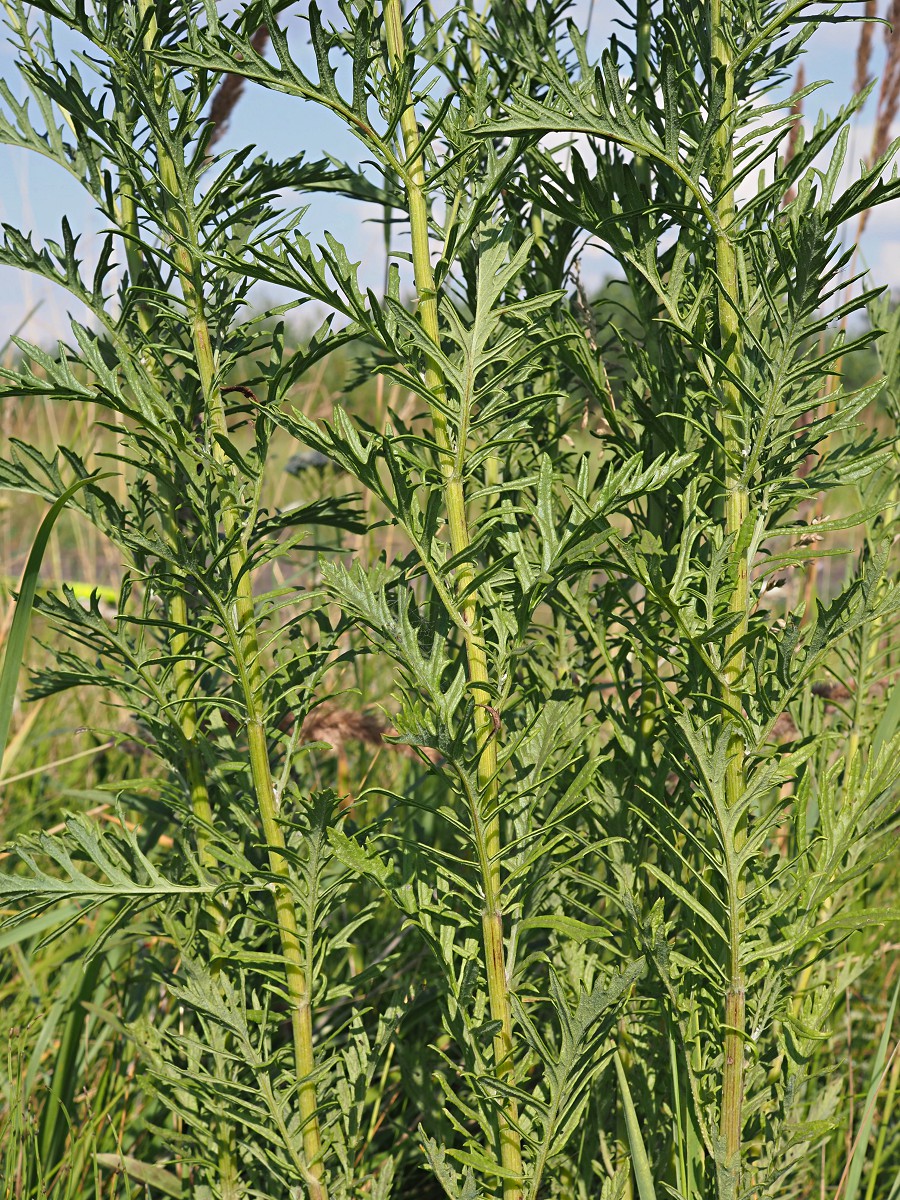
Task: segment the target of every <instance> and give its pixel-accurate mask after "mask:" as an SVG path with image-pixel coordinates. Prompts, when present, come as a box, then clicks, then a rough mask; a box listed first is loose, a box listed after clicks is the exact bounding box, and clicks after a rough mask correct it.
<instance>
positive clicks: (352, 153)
mask: <svg viewBox="0 0 900 1200" xmlns="http://www.w3.org/2000/svg"><path fill="white" fill-rule="evenodd" d="M322 7H323V10H324V12H325V15H326V18H327V17H329V16H334V17H335V18H336V17H337V5H336V3H335V0H326V2H325V3H324V4H323V5H322ZM847 7H848V9H849V8H851V6H850V5H848V6H847ZM880 7H882V8H883V7H884V0H882V5H881V6H880ZM301 8H305V5H303V6H301ZM592 9H593V11H592V13H591V27H590V46H591V49H592V50H595V51H599V50H600V48H601V47H602V45H603V43H604V42H605V41H606V40H607V39H608V37H609V35H610V32H611V31H612V29H613V27H614V25H613V22H614V19H615V17H616V14H617V11H618V6H617V5H616V4H615V3H614V2H613V0H595V3H594V5H593V6H592ZM572 11H573V15H574V17H575V19H576V22H577V23H578V24H580V25H581V26H582V27H584V26H585V25H586V23H587V19H588V14H589V12H590V11H591V6H590V4H589V0H578V2H577V3H575V4H574V5H573V9H572ZM297 32H298V33H299V32H300V31H299V29H298V31H297ZM857 37H858V35H857V32H856V30H855V29H853V28H848V27H847V26H825V27H823V28H822V29H820V30H819V32H818V33H817V35H816V37H815V38H814V40H813V42H812V43H811V45H810V49H809V52H808V54H807V58H806V73H807V80H808V81H811V80H815V79H828V80H830V81H832V82H831V83H830V84H829V86H828V87H826V88H823V89H822V90H821V91H819V92H817V93H816V94H815V95H814V96H813V97H812V98H811V100H810V101H809V102H808V111H807V113H806V120H807V122H808V123H811V122H812V120H813V119H814V117H815V115H816V113H817V112H818V110H819V109H820V108H821V109H825V110H826V111H834V110H835V109H836V108H837V107H838V106H839V104H840V103H841V102H843V101H844V100H845V99H846V97H847V96H848V95H849V93H850V89H851V84H852V79H853V74H854V69H855V58H856V44H857ZM884 52H885V37H884V33H883V30H882V29H881V28H880V27H879V28H877V29H876V32H875V38H874V56H873V64H872V69H873V71H874V72H875V73H878V72H879V71H880V69H881V65H882V63H883V60H884ZM0 74H2V76H3V78H4V79H6V80H7V82H8V83H9V84H10V86H11V87H12V88H13V90H14V91H18V90H19V88H18V87H17V81H16V79H15V69H14V58H13V52H12V48H11V47H10V45H9V44H8V43H7V42H5V41H4V43H3V44H2V47H0ZM874 116H875V102H874V98H872V99H870V101H869V104H868V106H867V108H866V110H865V111H864V112H863V114H862V117H861V119H860V120H858V122H857V124H856V128H855V131H854V135H853V156H854V158H855V159H858V158H859V157H860V156H862V155H864V154H866V153H867V152H868V147H869V145H870V142H871V136H872V127H873V124H874ZM894 133H895V135H896V134H897V133H900V129H895V130H894ZM226 141H227V144H229V145H231V146H239V145H243V144H246V143H248V142H255V143H256V144H258V145H259V146H260V148H261V149H264V150H266V151H267V152H268V153H270V154H272V155H275V156H280V155H288V154H294V153H296V152H297V151H298V150H303V151H305V152H306V153H307V155H308V156H309V157H312V158H316V157H318V156H319V155H320V154H321V153H322V152H323V151H326V150H327V151H328V152H329V153H331V154H334V155H335V156H337V157H338V158H344V159H346V160H347V161H349V162H356V161H357V159H358V156H359V152H360V146H359V143H358V142H356V140H355V139H354V138H353V137H352V135H350V134H349V133H348V132H347V131H346V130H345V129H344V128H343V126H342V125H341V124H340V122H338V121H337V119H336V118H332V117H331V116H330V115H329V114H328V113H326V112H324V111H323V110H322V109H320V108H318V107H313V106H311V105H306V104H303V103H302V102H299V101H297V100H294V99H291V98H289V97H285V96H280V95H277V94H275V93H272V92H267V91H264V90H263V89H261V88H256V87H253V86H249V85H248V87H247V89H246V91H245V95H244V98H243V99H242V101H241V103H240V105H239V106H238V109H237V110H236V112H235V115H234V118H233V120H232V123H231V126H230V128H229V130H228V134H227V139H226ZM63 215H66V216H68V218H69V220H70V222H71V224H72V226H73V228H74V229H76V230H80V231H82V232H83V242H82V250H83V253H84V257H85V259H86V260H87V261H88V262H90V260H91V258H92V257H93V251H94V250H95V248H96V242H97V237H96V234H97V230H98V229H99V228H100V227H101V222H100V219H99V217H98V214H97V213H96V212H94V211H93V209H92V204H91V200H90V197H89V196H87V195H86V193H84V192H82V191H81V189H80V188H79V187H78V185H77V184H75V183H74V181H72V180H71V179H70V178H69V177H68V176H67V175H66V173H65V172H64V171H62V170H61V169H60V168H58V167H56V166H55V165H54V164H52V163H51V162H49V161H48V160H46V159H43V158H41V157H39V156H37V155H34V154H30V153H28V152H23V151H19V150H14V149H10V148H9V147H7V146H0V221H4V222H8V223H9V224H12V225H14V226H16V227H18V228H20V229H23V230H26V231H33V232H34V234H35V237H36V240H37V241H40V240H43V238H45V237H54V236H56V234H57V233H58V230H59V225H60V219H61V217H62V216H63ZM373 215H375V214H374V213H372V212H371V211H367V210H366V208H365V207H364V206H361V205H359V204H356V203H354V202H353V201H350V200H345V199H343V198H341V197H335V196H326V197H313V198H312V200H311V203H310V207H309V210H308V212H307V214H306V217H305V218H304V221H303V229H304V232H306V233H307V234H308V235H309V236H310V237H311V238H312V239H313V240H314V241H318V240H320V239H321V236H322V234H323V233H324V231H325V230H326V229H328V230H329V231H330V232H331V233H333V234H334V235H335V236H336V237H337V238H338V240H340V241H342V242H343V243H344V244H345V246H346V247H347V250H348V252H349V254H350V257H351V259H354V260H356V259H361V260H362V261H363V262H364V263H366V264H368V266H367V267H364V269H363V272H362V275H363V278H364V280H365V281H366V282H369V283H373V284H377V283H378V282H379V281H380V279H381V277H382V271H383V266H382V257H381V256H382V254H383V251H382V244H383V242H382V232H381V228H380V226H379V225H378V224H377V223H375V222H374V221H373V220H371V219H369V218H371V217H372V216H373ZM861 261H862V262H863V264H865V265H869V266H871V267H872V269H873V272H874V275H875V278H876V279H877V280H878V281H879V282H883V283H888V284H890V285H891V286H892V287H896V288H900V203H894V204H891V205H888V206H886V207H885V208H884V209H882V210H881V211H879V212H876V213H874V214H873V215H872V217H871V219H870V222H869V226H868V228H867V231H866V235H865V239H864V243H863V246H862V256H861ZM607 271H608V267H607V264H606V262H605V260H604V258H603V256H602V254H600V253H599V252H593V253H589V254H587V255H586V257H585V260H584V264H583V274H584V276H585V278H586V279H587V281H588V282H589V283H590V282H599V281H600V280H601V279H602V278H603V277H604V275H605V274H606V273H607ZM71 303H72V302H71V301H70V300H69V298H68V297H67V296H65V295H64V294H62V293H61V292H58V291H56V290H55V289H52V288H49V287H47V286H46V285H44V284H43V283H42V282H41V281H40V280H37V279H34V278H30V277H27V276H25V275H23V274H21V273H19V272H16V271H14V270H12V269H10V268H5V267H0V344H2V342H3V341H4V340H5V338H6V337H7V335H8V334H9V333H11V332H13V331H14V330H15V329H16V328H17V327H18V326H19V325H20V324H21V322H22V321H23V319H24V318H25V317H26V315H27V314H28V313H30V312H31V310H32V309H33V308H34V307H35V306H39V307H38V309H37V311H36V312H35V313H34V314H33V315H32V316H30V317H29V318H28V321H27V324H26V325H25V328H24V329H23V330H22V332H23V335H24V336H26V337H28V338H29V339H32V340H36V341H48V340H52V339H53V338H54V337H56V336H60V335H63V336H64V335H65V330H66V329H67V325H68V322H67V319H66V313H67V311H69V309H70V308H71Z"/></svg>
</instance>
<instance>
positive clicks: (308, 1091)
mask: <svg viewBox="0 0 900 1200" xmlns="http://www.w3.org/2000/svg"><path fill="white" fill-rule="evenodd" d="M149 2H150V0H141V8H142V11H143V12H146V8H147V5H148V4H149ZM152 24H153V23H151V28H150V30H149V31H148V36H149V37H150V38H152V37H153V36H154V35H155V30H154V29H153V28H152ZM159 157H160V174H161V177H162V181H163V184H164V186H165V187H166V189H167V190H168V191H169V192H170V193H171V194H172V195H173V196H177V195H179V194H180V192H181V186H180V182H179V179H178V175H177V172H176V171H175V169H174V164H173V163H172V162H171V161H170V159H169V156H168V154H167V153H166V152H165V151H164V150H162V149H160V152H159ZM173 216H174V221H175V224H176V226H177V228H176V233H177V234H178V241H177V243H176V245H175V248H174V250H173V256H174V258H175V262H176V265H177V267H178V271H179V275H180V279H181V288H182V294H183V297H184V303H185V307H186V309H187V313H188V319H189V322H190V328H191V338H192V342H193V348H194V358H195V361H196V365H197V371H198V374H199V378H200V388H201V392H202V395H203V401H204V405H205V409H206V420H207V430H208V434H209V441H210V451H211V453H212V455H213V457H214V459H215V461H216V463H217V467H218V472H217V476H218V491H219V504H220V509H221V513H222V525H223V528H224V533H225V539H226V541H227V542H228V543H229V544H230V545H231V550H230V554H229V562H230V567H231V575H232V579H233V582H234V588H235V602H234V612H235V617H236V621H235V624H236V631H237V635H238V640H239V645H240V652H241V659H242V662H241V663H240V664H239V665H240V667H241V670H240V675H241V681H242V686H243V692H244V703H245V706H246V710H247V741H248V748H249V754H250V771H251V776H252V779H253V788H254V792H255V795H256V803H257V808H258V811H259V816H260V820H261V823H262V827H263V835H264V837H265V840H266V845H267V849H268V859H269V869H270V871H271V872H272V874H273V876H275V879H276V880H277V881H278V882H277V883H276V884H275V885H274V887H273V891H274V899H275V912H276V920H277V924H278V932H279V937H280V940H281V948H282V954H283V956H284V961H285V982H286V984H287V994H288V998H289V1002H290V1009H291V1027H292V1031H293V1043H294V1065H295V1072H296V1076H297V1091H298V1102H299V1107H300V1119H301V1124H302V1129H303V1149H304V1156H305V1160H306V1169H307V1171H308V1177H307V1180H306V1184H307V1188H308V1192H309V1200H327V1197H328V1192H327V1188H326V1186H325V1183H324V1181H323V1178H322V1177H323V1164H322V1144H321V1136H320V1131H319V1120H318V1099H317V1095H316V1083H315V1079H314V1077H313V1073H314V1070H315V1057H314V1054H313V1032H312V1010H311V1005H310V979H309V976H310V964H308V963H307V961H306V959H305V956H304V953H303V949H302V945H301V939H300V931H299V921H298V918H297V910H296V907H295V904H294V898H293V895H292V892H291V887H290V867H289V865H288V861H287V858H286V856H285V849H286V844H285V838H284V830H283V828H282V826H281V824H280V822H279V820H278V801H277V798H276V795H275V789H274V786H273V782H272V773H271V768H270V764H269V751H268V745H267V739H266V731H265V725H264V720H263V717H264V710H263V682H264V671H263V664H262V660H261V657H260V651H259V636H258V632H257V623H256V608H255V604H254V598H253V584H252V582H251V578H250V572H249V571H248V570H247V569H246V568H247V550H246V545H245V542H244V532H245V531H244V529H243V521H242V516H241V507H240V504H239V502H238V499H237V496H236V495H235V493H234V491H233V490H232V483H233V475H232V466H231V464H230V462H229V460H228V458H227V456H226V454H225V452H224V450H223V449H222V447H221V445H220V444H219V442H218V438H219V437H227V436H228V425H227V419H226V412H225V402H224V400H223V397H222V392H221V388H220V386H219V382H218V379H217V370H216V361H215V355H214V352H213V348H212V343H211V340H210V333H209V324H208V322H207V319H206V313H205V309H204V303H203V295H202V291H201V286H200V279H199V271H198V268H197V264H196V262H195V259H194V257H193V256H192V254H191V252H190V250H189V249H188V244H187V243H188V236H189V231H188V229H187V228H186V223H185V222H184V221H183V220H182V218H181V214H180V213H179V212H178V210H177V208H176V209H175V210H174V213H173Z"/></svg>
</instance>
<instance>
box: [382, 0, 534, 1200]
mask: <svg viewBox="0 0 900 1200" xmlns="http://www.w3.org/2000/svg"><path fill="white" fill-rule="evenodd" d="M384 21H385V30H386V34H387V44H388V52H389V55H390V59H391V64H392V66H393V68H394V69H395V70H396V69H399V68H400V67H401V66H402V65H403V63H404V60H405V57H406V46H405V39H404V32H403V11H402V7H401V0H385V3H384ZM406 101H407V102H406V104H405V107H404V110H403V115H402V116H401V118H400V131H401V134H402V137H403V149H404V153H405V156H406V166H405V168H404V183H405V187H406V196H407V203H408V206H409V220H410V232H411V237H412V261H413V275H414V278H415V286H416V296H417V301H418V316H419V321H420V322H421V325H422V328H423V329H424V330H425V332H426V333H427V335H428V337H429V338H430V339H431V340H432V341H433V342H434V343H435V345H440V324H439V321H438V297H437V289H436V287H435V281H434V272H433V270H432V266H431V253H430V249H429V244H428V199H427V195H426V185H425V169H424V165H423V159H422V154H421V152H420V151H421V145H420V139H419V128H418V123H417V121H416V114H415V109H414V106H413V102H412V96H411V95H408V96H407V98H406ZM425 380H426V383H427V385H428V388H429V390H430V392H432V393H433V394H434V395H437V396H439V397H442V396H443V395H445V393H446V381H445V379H444V376H443V372H442V371H441V368H440V367H439V365H438V364H437V362H436V361H435V360H434V359H429V360H428V361H427V363H426V372H425ZM431 421H432V427H433V430H434V438H435V442H436V443H437V446H438V450H439V454H440V469H441V475H442V479H443V492H444V505H445V510H446V514H447V523H448V526H449V530H450V545H451V549H452V551H453V554H454V555H455V556H456V555H462V554H464V553H465V551H466V550H467V549H468V548H469V546H470V544H471V539H470V536H469V526H468V518H467V513H466V497H465V490H464V487H463V467H464V457H465V446H464V445H462V444H460V445H459V446H457V447H456V449H455V450H454V447H453V445H452V442H451V438H450V432H449V429H448V426H447V418H446V416H445V415H444V413H443V412H442V411H441V409H440V407H439V406H438V405H434V404H432V405H431ZM474 577H475V572H474V568H473V566H472V565H471V563H468V562H464V563H463V564H462V565H461V566H460V568H459V571H458V573H457V590H458V593H459V594H460V595H461V596H463V597H464V599H463V601H462V614H463V620H464V624H465V646H466V661H467V667H468V675H469V683H470V686H471V689H472V693H473V698H474V700H475V710H474V718H473V721H474V733H475V741H476V745H477V746H478V748H479V758H478V788H479V794H480V806H479V808H478V810H477V811H476V812H474V813H473V819H474V822H475V833H476V838H477V841H478V846H479V854H480V858H481V872H482V879H483V888H484V912H483V915H482V933H483V937H484V954H485V962H486V967H487V983H488V998H489V1002H490V1009H491V1016H492V1018H493V1019H494V1020H495V1021H497V1022H499V1025H500V1028H499V1031H498V1033H497V1034H496V1035H495V1037H494V1060H495V1070H496V1072H497V1075H498V1077H499V1078H503V1077H504V1076H505V1075H507V1074H508V1073H509V1071H510V1069H511V1067H512V1063H513V1039H512V1012H511V1007H510V992H509V980H508V978H507V972H506V959H505V950H504V941H503V906H502V896H501V886H502V880H501V871H500V858H501V849H502V847H501V831H500V816H499V813H498V811H497V798H498V789H497V743H496V729H495V725H494V719H493V713H492V710H491V698H492V692H491V689H490V679H489V673H488V662H487V654H486V649H485V640H484V630H483V626H482V621H481V614H480V604H479V597H478V589H477V588H472V582H473V580H474ZM518 1119H519V1118H518V1109H517V1105H516V1102H515V1100H514V1099H512V1098H506V1099H505V1100H504V1102H503V1105H502V1107H501V1108H500V1111H499V1117H498V1141H499V1149H500V1161H501V1163H502V1165H503V1167H504V1169H505V1171H507V1172H508V1173H509V1175H510V1176H512V1178H505V1179H504V1180H503V1200H521V1197H522V1182H521V1181H522V1147H521V1139H520V1137H519V1131H518Z"/></svg>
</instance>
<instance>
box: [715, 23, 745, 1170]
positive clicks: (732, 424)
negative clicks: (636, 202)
mask: <svg viewBox="0 0 900 1200" xmlns="http://www.w3.org/2000/svg"><path fill="white" fill-rule="evenodd" d="M730 18H731V11H730V3H729V0H709V31H710V52H711V53H710V56H711V60H712V71H713V79H714V81H715V82H716V83H717V84H718V85H719V86H721V87H722V88H723V96H722V107H721V109H720V111H719V125H718V129H717V130H716V134H715V175H714V178H713V181H712V183H713V191H714V193H715V206H716V216H717V218H718V232H717V234H716V272H717V275H718V281H719V298H718V327H719V351H720V354H721V357H722V360H723V362H724V365H725V371H724V372H723V377H722V381H721V406H720V410H719V428H720V430H721V433H722V440H723V452H724V483H725V505H724V526H725V535H726V538H729V539H731V543H732V552H733V554H734V556H735V559H736V570H735V583H734V590H733V592H732V596H731V604H730V608H731V611H732V612H733V613H736V614H737V615H738V616H739V617H740V620H739V621H738V623H737V625H736V626H735V628H734V629H733V630H732V631H731V632H730V633H729V634H728V636H727V638H726V643H725V654H726V665H725V672H724V674H725V683H724V686H723V688H722V703H723V707H724V709H725V711H726V719H727V712H728V710H729V709H730V710H731V711H732V712H733V713H735V714H739V713H740V712H741V710H742V708H743V696H742V694H741V681H742V677H743V674H744V651H743V649H742V643H743V639H744V636H745V634H746V632H747V625H748V603H749V588H748V564H747V555H746V551H745V550H744V549H743V548H742V547H741V545H740V535H741V530H742V529H743V527H744V523H745V521H746V519H747V512H748V497H747V488H746V484H745V482H744V479H743V474H742V462H743V460H742V455H741V450H742V439H741V431H740V426H739V418H740V413H741V397H740V391H739V389H738V387H737V385H736V384H735V383H734V380H735V379H736V378H737V377H738V375H739V374H740V363H741V327H740V321H739V318H738V310H737V302H738V290H739V284H738V261H737V253H736V250H735V245H734V240H733V236H732V226H733V223H734V219H735V196H734V145H733V137H734V133H733V123H734V117H735V107H734V70H733V66H732V52H731V43H730V39H729V37H728V33H727V27H728V24H729V23H730ZM745 758H746V750H745V746H744V739H743V737H742V735H741V733H740V730H739V729H738V728H737V727H735V731H734V733H733V735H732V738H731V743H730V745H729V754H728V765H727V768H726V774H725V808H726V810H727V812H728V813H731V812H733V811H734V809H735V808H736V806H737V805H739V804H740V803H741V800H742V798H743V795H744V792H745V789H746V765H745ZM744 836H745V835H744V832H743V828H742V826H739V827H738V828H737V829H736V830H735V835H734V846H733V850H734V851H735V853H737V852H739V851H740V849H741V845H742V843H743V840H744ZM727 890H728V896H727V910H728V911H727V921H728V936H729V946H728V988H727V991H726V995H725V1013H724V1024H725V1033H724V1045H723V1058H724V1065H723V1071H722V1112H721V1125H720V1132H721V1136H722V1141H723V1144H724V1151H725V1167H726V1170H727V1171H728V1173H729V1174H730V1175H731V1177H732V1179H733V1181H734V1185H735V1189H737V1188H738V1187H739V1186H740V1177H741V1139H742V1128H743V1125H742V1110H743V1101H744V1036H745V1028H746V997H745V992H744V977H743V972H742V969H741V956H740V941H741V933H742V920H743V889H742V882H741V879H740V878H739V877H736V876H734V875H732V877H731V878H729V880H728V885H727Z"/></svg>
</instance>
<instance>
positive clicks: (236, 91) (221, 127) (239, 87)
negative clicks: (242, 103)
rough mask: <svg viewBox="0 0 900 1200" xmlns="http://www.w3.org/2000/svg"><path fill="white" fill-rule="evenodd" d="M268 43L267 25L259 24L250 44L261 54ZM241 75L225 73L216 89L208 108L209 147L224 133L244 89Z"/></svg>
mask: <svg viewBox="0 0 900 1200" xmlns="http://www.w3.org/2000/svg"><path fill="white" fill-rule="evenodd" d="M268 43H269V27H268V26H267V25H260V27H259V29H257V31H256V33H254V35H253V37H252V38H251V39H250V45H251V46H252V47H253V49H254V50H255V51H256V53H257V54H262V53H263V51H264V50H265V48H266V46H267V45H268ZM244 82H245V81H244V77H243V75H226V76H225V78H224V79H223V80H222V82H221V83H220V84H219V86H218V88H217V89H216V92H215V94H214V95H213V98H212V104H211V105H210V109H209V120H210V124H211V125H212V126H213V131H212V134H211V136H210V139H209V149H210V150H211V149H212V148H213V146H214V145H215V144H216V142H218V141H219V140H220V139H221V138H222V137H224V135H225V131H226V130H227V129H228V123H229V121H230V120H231V114H232V113H233V112H234V110H235V108H236V106H237V103H238V101H239V100H240V98H241V94H242V92H243V90H244Z"/></svg>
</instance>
